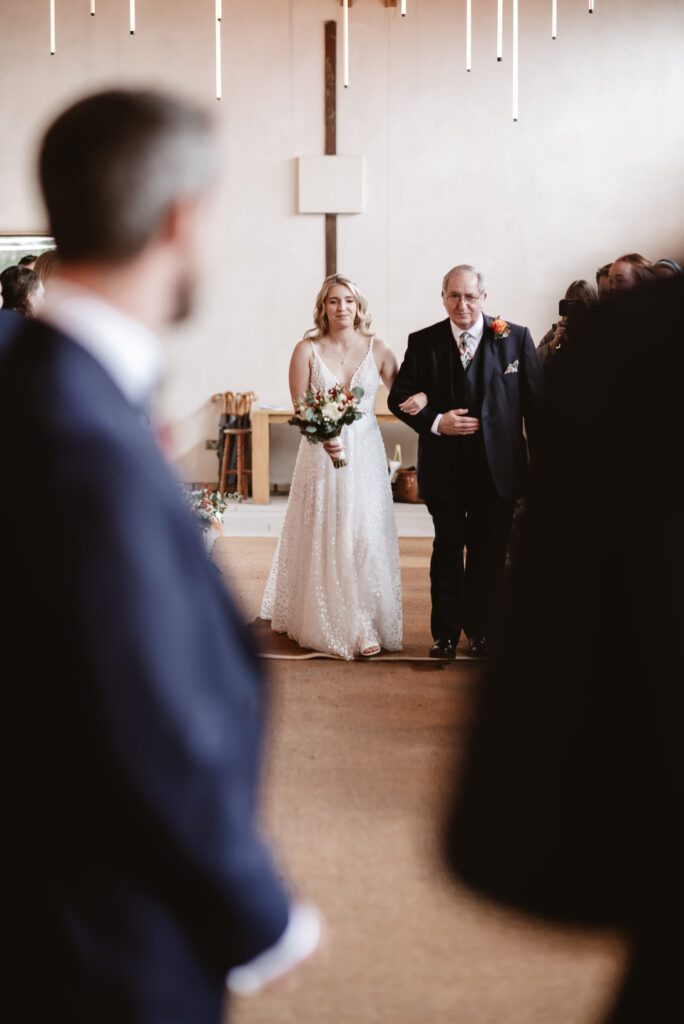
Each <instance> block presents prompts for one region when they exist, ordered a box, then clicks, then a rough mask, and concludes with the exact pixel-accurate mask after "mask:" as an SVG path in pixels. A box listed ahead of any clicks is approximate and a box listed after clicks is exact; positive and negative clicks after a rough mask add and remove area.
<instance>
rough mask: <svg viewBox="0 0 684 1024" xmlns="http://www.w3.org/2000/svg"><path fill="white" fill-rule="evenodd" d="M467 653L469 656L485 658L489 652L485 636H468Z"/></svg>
mask: <svg viewBox="0 0 684 1024" xmlns="http://www.w3.org/2000/svg"><path fill="white" fill-rule="evenodd" d="M469 640H470V644H469V645H468V654H469V655H470V657H471V658H486V657H487V655H488V654H489V644H488V643H487V637H486V636H471V637H469Z"/></svg>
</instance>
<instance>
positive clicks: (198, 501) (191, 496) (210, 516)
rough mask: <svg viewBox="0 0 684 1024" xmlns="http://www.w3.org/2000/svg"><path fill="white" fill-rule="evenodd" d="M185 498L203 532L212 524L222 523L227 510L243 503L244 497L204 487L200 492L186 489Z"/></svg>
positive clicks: (236, 493)
mask: <svg viewBox="0 0 684 1024" xmlns="http://www.w3.org/2000/svg"><path fill="white" fill-rule="evenodd" d="M183 496H184V497H185V500H186V501H187V502H188V504H189V506H190V509H191V511H192V512H193V514H194V516H195V517H196V519H197V520H198V521H199V524H200V527H201V528H202V530H208V529H209V528H210V527H211V525H212V523H220V522H221V520H222V519H223V513H224V512H225V511H226V509H227V508H231V507H234V506H235V505H237V504H238V503H239V502H241V501H242V495H241V494H238V492H237V491H235V493H234V494H228V493H227V492H226V493H225V494H221V492H220V491H210V490H209V488H208V487H203V488H202V490H200V491H188V490H185V489H184V490H183Z"/></svg>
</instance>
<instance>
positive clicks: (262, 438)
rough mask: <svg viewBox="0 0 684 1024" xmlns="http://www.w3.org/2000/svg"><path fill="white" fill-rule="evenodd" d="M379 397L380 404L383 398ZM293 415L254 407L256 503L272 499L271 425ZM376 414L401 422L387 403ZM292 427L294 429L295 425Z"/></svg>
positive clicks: (385, 420)
mask: <svg viewBox="0 0 684 1024" xmlns="http://www.w3.org/2000/svg"><path fill="white" fill-rule="evenodd" d="M385 394H386V392H385ZM378 397H379V399H380V401H379V402H378V405H380V404H381V403H382V401H383V398H381V397H380V396H378ZM383 397H384V396H383ZM292 415H293V412H292V409H254V408H252V501H253V503H254V504H255V505H268V504H269V502H270V500H271V451H270V449H271V439H270V434H269V430H270V426H271V424H272V423H287V421H288V420H289V419H290V418H291V417H292ZM375 416H376V419H377V420H378V422H379V423H391V422H393V421H396V422H397V423H398V422H399V420H397V418H396V416H394V415H393V414H392V413H391V412H389V411H387V405H386V404H385V405H384V411H381V410H380V409H378V406H376V412H375ZM291 429H292V430H294V427H292V428H291Z"/></svg>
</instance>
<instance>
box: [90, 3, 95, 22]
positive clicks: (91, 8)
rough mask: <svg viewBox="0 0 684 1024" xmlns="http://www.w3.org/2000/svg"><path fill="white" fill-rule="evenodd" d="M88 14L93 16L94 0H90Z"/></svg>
mask: <svg viewBox="0 0 684 1024" xmlns="http://www.w3.org/2000/svg"><path fill="white" fill-rule="evenodd" d="M90 16H91V18H94V17H95V0H90Z"/></svg>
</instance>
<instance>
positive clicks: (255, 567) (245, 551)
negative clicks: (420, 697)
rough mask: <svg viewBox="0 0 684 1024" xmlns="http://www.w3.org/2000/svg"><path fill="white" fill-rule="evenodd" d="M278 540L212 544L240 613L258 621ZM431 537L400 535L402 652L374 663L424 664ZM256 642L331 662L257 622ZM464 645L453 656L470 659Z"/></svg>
mask: <svg viewBox="0 0 684 1024" xmlns="http://www.w3.org/2000/svg"><path fill="white" fill-rule="evenodd" d="M275 546H276V541H275V538H271V537H251V538H249V539H247V538H240V537H224V538H222V539H220V540H218V541H217V542H216V545H215V547H214V560H215V561H216V563H217V565H218V566H219V568H220V569H221V571H222V572H223V573H224V574H225V575H227V576H228V577H229V578H230V579H232V580H236V581H238V585H239V591H240V596H241V600H242V605H243V610H244V613H245V616H246V617H247V619H249V620H252V619H256V618H257V616H258V615H259V610H260V607H261V598H262V595H263V592H264V587H265V586H266V579H267V577H268V570H269V568H270V565H271V560H272V558H273V553H274V551H275ZM431 552H432V539H431V538H429V537H401V538H400V539H399V553H400V558H401V582H402V595H403V611H404V640H403V649H402V650H401V651H400V652H397V653H393V654H391V653H389V652H387V651H383V652H382V653H381V654H380V655H379V656H377V657H376V658H375V660H376V661H423V660H426V659H427V656H428V649H429V647H430V644H431V642H432V641H431V639H430V591H429V585H428V579H429V571H430V554H431ZM256 628H257V631H258V634H259V640H260V642H261V645H262V649H263V652H264V657H266V658H300V659H304V658H306V659H309V658H335V655H328V654H321V653H320V651H308V650H306V649H304V648H302V647H299V646H298V645H297V644H296V643H295V642H294V641H293V640H290V639H289V638H288V637H287V636H282V635H279V634H277V633H274V632H273V630H272V629H271V628H270V624H269V623H266V622H263V621H262V620H261V619H259V620H258V621H257V623H256ZM465 649H466V641H465V638H463V639H462V640H461V643H460V645H459V648H458V653H457V655H456V657H457V658H458V659H459V660H461V659H466V660H469V659H468V656H467V654H466V653H465Z"/></svg>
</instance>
